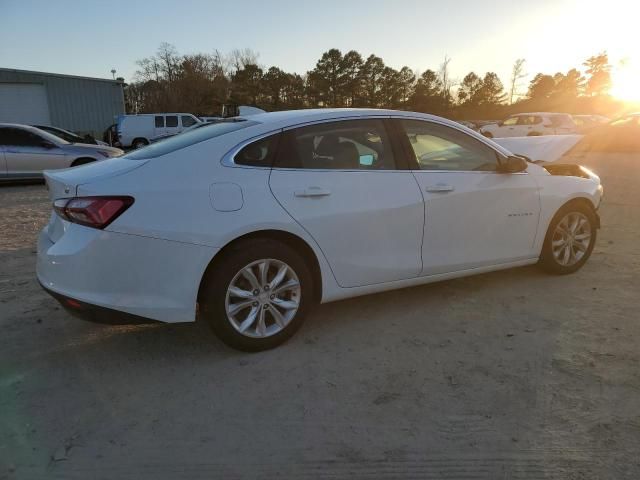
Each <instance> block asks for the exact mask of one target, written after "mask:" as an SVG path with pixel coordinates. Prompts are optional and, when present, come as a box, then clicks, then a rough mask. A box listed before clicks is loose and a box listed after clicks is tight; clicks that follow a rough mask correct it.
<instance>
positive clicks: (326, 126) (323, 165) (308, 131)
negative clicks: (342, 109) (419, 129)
mask: <svg viewBox="0 0 640 480" xmlns="http://www.w3.org/2000/svg"><path fill="white" fill-rule="evenodd" d="M274 166H275V167H280V168H304V169H323V170H326V169H330V170H394V169H395V168H396V163H395V159H394V157H393V151H392V149H391V141H390V140H389V137H388V135H387V132H386V130H385V127H384V123H383V122H382V120H343V121H339V122H329V123H320V124H317V125H311V126H308V127H301V128H296V129H294V130H290V131H288V132H286V133H285V136H284V138H283V145H282V147H281V148H280V149H279V152H278V158H277V159H276V162H275V165H274Z"/></svg>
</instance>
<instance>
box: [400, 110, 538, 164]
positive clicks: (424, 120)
mask: <svg viewBox="0 0 640 480" xmlns="http://www.w3.org/2000/svg"><path fill="white" fill-rule="evenodd" d="M391 119H393V120H418V121H420V122H425V123H434V124H436V125H439V126H441V127H447V128H451V129H453V130H456V131H458V132H460V133H463V134H465V135H467V136H469V137H471V138H472V139H474V140H477V141H478V142H480V143H481V144H483V145H485V146H487V147H489V148H490V149H491V150H493V151H494V152H495V153H496V155H499V156H500V158H502V157H504V153H503V152H501V151H500V150H497V149H496V148H495V146H493V145H492V144H491V143H489V142H488V141H486V140H487V139H486V137H484V136H482V135H480V136H478V137H476V136H474V135H469V133H468V132H467V131H466V130H465V129H464V128H460V127H463V125H460V127H458V125H449V124H448V123H445V122H441V121H439V120H432V119H426V118H421V117H415V116H409V115H392V116H391ZM501 148H503V147H501ZM505 150H506V149H505ZM410 171H411V172H416V173H417V172H431V173H474V174H487V173H492V174H497V175H526V174H528V173H529V172H527V171H524V172H514V173H508V172H498V171H494V170H426V169H425V170H422V169H418V170H416V169H410Z"/></svg>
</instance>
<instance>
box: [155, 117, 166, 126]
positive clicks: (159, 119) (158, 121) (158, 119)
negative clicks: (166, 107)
mask: <svg viewBox="0 0 640 480" xmlns="http://www.w3.org/2000/svg"><path fill="white" fill-rule="evenodd" d="M156 128H164V117H163V116H162V115H156Z"/></svg>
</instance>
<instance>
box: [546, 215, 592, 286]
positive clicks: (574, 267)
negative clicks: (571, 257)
mask: <svg viewBox="0 0 640 480" xmlns="http://www.w3.org/2000/svg"><path fill="white" fill-rule="evenodd" d="M571 214H581V215H582V216H584V218H586V220H587V221H588V223H589V227H590V235H591V236H590V239H589V244H588V246H587V247H586V249H585V250H584V252H582V256H581V257H580V259H579V260H577V261H576V262H575V263H572V264H569V265H563V264H561V263H560V261H559V260H558V259H557V258H556V256H555V255H554V253H553V247H552V243H553V242H554V239H556V240H558V241H559V240H560V238H561V237H558V235H559V234H558V233H557V231H556V230H557V228H558V225H559V224H560V222H562V221H563V220H564V219H565V218H567V217H568V216H569V215H571ZM597 234H598V220H597V217H596V213H595V211H594V209H593V208H591V207H589V206H588V205H585V204H583V203H570V204H568V205H565V206H564V207H562V208H561V209H560V210H559V211H558V212H557V213H556V214H555V216H554V217H553V219H552V220H551V223H550V224H549V229H548V230H547V234H546V236H545V239H544V244H543V246H542V254H541V255H540V261H539V262H538V265H539V266H540V267H541V268H542V269H543V270H545V271H546V272H548V273H552V274H555V275H567V274H569V273H574V272H576V271H578V270H579V269H580V268H582V266H583V265H584V264H585V263H586V262H587V260H588V259H589V257H590V256H591V252H592V251H593V247H594V246H595V244H596V238H597ZM569 248H570V251H571V252H573V251H574V250H575V249H573V247H569ZM575 251H577V250H575Z"/></svg>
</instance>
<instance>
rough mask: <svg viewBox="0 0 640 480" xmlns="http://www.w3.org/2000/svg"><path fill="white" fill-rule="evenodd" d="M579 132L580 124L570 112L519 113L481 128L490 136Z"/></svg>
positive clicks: (481, 130)
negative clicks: (578, 124) (577, 123)
mask: <svg viewBox="0 0 640 480" xmlns="http://www.w3.org/2000/svg"><path fill="white" fill-rule="evenodd" d="M577 132H578V126H577V125H576V123H575V122H574V121H573V118H572V117H571V115H569V114H568V113H547V112H537V113H518V114H516V115H511V116H510V117H509V118H507V119H506V120H503V121H502V122H497V123H490V124H488V125H485V126H483V127H482V128H480V133H482V134H483V135H484V136H485V137H488V138H505V137H534V136H540V135H567V134H572V133H577Z"/></svg>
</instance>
